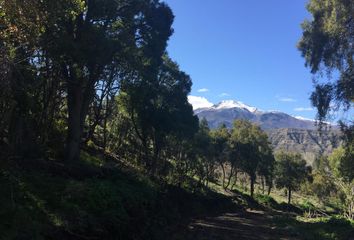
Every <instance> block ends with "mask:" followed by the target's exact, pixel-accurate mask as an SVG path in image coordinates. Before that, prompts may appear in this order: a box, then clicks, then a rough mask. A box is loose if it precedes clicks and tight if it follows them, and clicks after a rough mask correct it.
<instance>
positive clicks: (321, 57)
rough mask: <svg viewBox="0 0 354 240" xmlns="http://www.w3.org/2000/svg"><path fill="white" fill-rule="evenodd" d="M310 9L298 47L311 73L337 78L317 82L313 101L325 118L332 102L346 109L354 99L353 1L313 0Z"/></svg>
mask: <svg viewBox="0 0 354 240" xmlns="http://www.w3.org/2000/svg"><path fill="white" fill-rule="evenodd" d="M307 9H308V11H309V12H310V13H311V14H312V16H313V18H312V20H310V21H309V20H306V21H304V23H303V24H302V29H303V35H302V38H301V40H300V42H299V44H298V48H299V50H300V51H301V53H302V56H303V57H304V58H305V61H306V66H308V67H310V69H311V72H312V73H314V74H316V73H321V72H322V71H324V70H325V71H326V72H327V73H329V74H331V73H333V75H334V77H335V78H336V80H335V81H329V82H327V83H318V82H315V85H316V86H315V91H314V92H313V94H312V96H311V100H312V104H313V105H314V106H315V107H317V109H318V118H319V120H321V121H322V120H323V119H325V117H326V116H327V115H328V114H329V112H330V109H332V107H331V106H332V103H333V102H335V103H337V107H340V106H341V105H342V106H344V107H345V109H346V110H348V109H349V108H350V107H351V104H353V102H354V61H353V56H354V47H353V45H354V30H353V29H354V18H353V12H354V2H353V1H351V0H311V1H310V2H309V4H308V5H307ZM337 76H338V77H337Z"/></svg>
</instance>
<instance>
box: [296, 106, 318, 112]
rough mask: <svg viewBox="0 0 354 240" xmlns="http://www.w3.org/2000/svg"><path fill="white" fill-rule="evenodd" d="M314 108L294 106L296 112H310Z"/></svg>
mask: <svg viewBox="0 0 354 240" xmlns="http://www.w3.org/2000/svg"><path fill="white" fill-rule="evenodd" d="M313 110H314V109H313V108H312V107H297V108H294V111H296V112H309V111H313Z"/></svg>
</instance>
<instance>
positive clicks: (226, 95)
mask: <svg viewBox="0 0 354 240" xmlns="http://www.w3.org/2000/svg"><path fill="white" fill-rule="evenodd" d="M230 96H231V95H230V94H228V93H221V94H220V95H219V97H230Z"/></svg>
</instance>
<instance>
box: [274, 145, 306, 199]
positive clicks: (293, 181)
mask: <svg viewBox="0 0 354 240" xmlns="http://www.w3.org/2000/svg"><path fill="white" fill-rule="evenodd" d="M276 159H277V165H276V179H275V182H276V184H277V186H278V187H281V188H283V187H285V188H287V189H288V203H289V204H290V201H291V192H292V191H296V190H298V189H299V188H300V185H301V183H303V182H304V181H306V180H309V179H311V167H308V166H306V161H305V160H303V159H302V157H301V155H300V154H292V153H284V152H280V153H278V154H277V155H276Z"/></svg>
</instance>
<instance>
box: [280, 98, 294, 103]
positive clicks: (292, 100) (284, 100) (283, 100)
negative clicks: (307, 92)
mask: <svg viewBox="0 0 354 240" xmlns="http://www.w3.org/2000/svg"><path fill="white" fill-rule="evenodd" d="M278 100H279V101H281V102H296V99H293V98H289V97H284V98H278Z"/></svg>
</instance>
